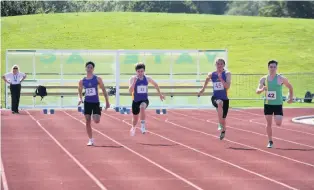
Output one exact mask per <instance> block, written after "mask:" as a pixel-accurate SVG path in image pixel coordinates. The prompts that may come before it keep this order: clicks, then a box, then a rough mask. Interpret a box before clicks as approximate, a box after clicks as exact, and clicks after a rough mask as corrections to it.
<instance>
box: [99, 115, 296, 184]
mask: <svg viewBox="0 0 314 190" xmlns="http://www.w3.org/2000/svg"><path fill="white" fill-rule="evenodd" d="M104 115H106V116H108V117H110V118H115V119H116V120H119V121H122V122H123V123H125V124H126V125H129V126H132V124H130V123H128V122H126V121H125V120H121V119H119V118H116V117H114V116H111V115H108V114H104ZM136 128H138V127H136ZM147 132H149V133H151V134H153V135H156V136H158V137H160V138H163V139H166V140H168V141H170V142H173V143H176V144H179V145H181V146H183V147H185V148H188V149H190V150H193V151H195V152H197V153H200V154H203V155H205V156H208V157H210V158H213V159H215V160H218V161H221V162H223V163H225V164H228V165H230V166H233V167H235V168H238V169H240V170H243V171H245V172H248V173H251V174H254V175H256V176H258V177H261V178H263V179H265V180H268V181H271V182H273V183H276V184H278V185H281V186H284V187H286V188H288V189H294V190H296V188H294V187H291V186H289V185H287V184H285V183H282V182H279V181H276V180H274V179H271V178H268V177H266V176H264V175H262V174H259V173H256V172H253V171H251V170H248V169H245V168H243V167H241V166H239V165H236V164H233V163H231V162H228V161H226V160H223V159H221V158H218V157H216V156H213V155H210V154H208V153H205V152H202V151H200V150H197V149H195V148H192V147H190V146H187V145H185V144H182V143H180V142H177V141H174V140H171V139H169V138H167V137H164V136H162V135H159V134H157V133H154V132H152V131H148V130H147Z"/></svg>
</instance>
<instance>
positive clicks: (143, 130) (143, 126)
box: [141, 124, 146, 134]
mask: <svg viewBox="0 0 314 190" xmlns="http://www.w3.org/2000/svg"><path fill="white" fill-rule="evenodd" d="M141 131H142V133H143V134H145V133H146V127H145V124H142V126H141Z"/></svg>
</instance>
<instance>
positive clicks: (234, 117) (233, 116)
mask: <svg viewBox="0 0 314 190" xmlns="http://www.w3.org/2000/svg"><path fill="white" fill-rule="evenodd" d="M199 111H201V112H205V113H210V114H212V113H211V112H206V111H204V110H199ZM242 113H246V112H242ZM232 114H233V113H232ZM249 114H254V115H258V114H255V113H249ZM258 116H263V115H258ZM237 117H241V115H234V114H233V115H232V116H231V115H230V116H228V118H232V119H237V120H240V121H245V122H250V123H256V124H259V125H263V126H266V124H264V123H260V122H256V121H253V120H254V119H251V120H244V119H240V118H237ZM313 117H314V116H313ZM295 123H301V124H306V123H303V122H295ZM272 128H278V129H283V130H287V131H293V132H297V133H303V134H307V135H314V134H313V133H308V132H303V131H299V130H294V129H288V128H283V127H277V126H272Z"/></svg>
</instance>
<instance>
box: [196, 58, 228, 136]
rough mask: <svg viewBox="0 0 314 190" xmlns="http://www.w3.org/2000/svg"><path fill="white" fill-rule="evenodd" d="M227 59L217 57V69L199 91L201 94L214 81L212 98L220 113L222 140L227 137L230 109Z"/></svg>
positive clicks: (219, 125) (219, 127) (219, 126)
mask: <svg viewBox="0 0 314 190" xmlns="http://www.w3.org/2000/svg"><path fill="white" fill-rule="evenodd" d="M224 67H225V60H223V59H217V61H216V71H214V72H212V73H209V74H208V76H207V78H206V80H205V83H204V85H203V88H202V89H201V90H200V91H199V94H198V95H199V96H200V95H201V94H203V93H204V91H205V88H206V86H207V84H208V82H209V81H210V80H212V82H213V91H214V94H213V96H212V98H211V101H212V104H213V106H215V107H216V110H217V113H218V119H219V124H218V129H219V130H222V131H221V133H220V137H219V138H220V140H222V139H223V138H224V137H225V133H226V117H227V114H228V110H229V98H228V93H227V92H228V89H229V88H230V85H231V73H230V72H229V71H226V70H225V69H224Z"/></svg>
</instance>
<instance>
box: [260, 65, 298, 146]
mask: <svg viewBox="0 0 314 190" xmlns="http://www.w3.org/2000/svg"><path fill="white" fill-rule="evenodd" d="M277 66H278V62H277V61H275V60H271V61H269V62H268V71H269V74H268V75H266V76H263V77H262V78H261V79H260V81H259V85H258V88H257V90H256V93H257V94H260V93H262V92H263V91H265V96H266V98H265V100H264V115H265V118H266V121H267V125H266V126H267V127H266V132H267V135H268V141H269V142H268V145H267V147H268V148H272V147H273V140H272V128H271V126H272V117H273V114H274V120H275V123H276V125H277V126H280V125H281V123H282V116H283V110H282V103H283V98H282V84H284V85H285V86H286V87H287V88H289V94H290V95H289V100H288V103H289V104H290V103H292V101H293V88H292V85H291V84H290V83H289V81H288V79H287V78H285V77H283V76H281V75H279V74H277Z"/></svg>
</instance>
